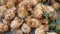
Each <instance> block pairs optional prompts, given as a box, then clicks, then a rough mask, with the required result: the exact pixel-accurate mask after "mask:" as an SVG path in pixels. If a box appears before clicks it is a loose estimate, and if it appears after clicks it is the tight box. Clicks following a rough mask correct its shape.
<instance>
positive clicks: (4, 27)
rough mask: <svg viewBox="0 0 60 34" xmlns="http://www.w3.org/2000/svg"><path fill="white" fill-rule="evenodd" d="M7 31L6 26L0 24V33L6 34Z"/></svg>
mask: <svg viewBox="0 0 60 34" xmlns="http://www.w3.org/2000/svg"><path fill="white" fill-rule="evenodd" d="M6 31H8V25H5V24H3V23H1V22H0V32H6Z"/></svg>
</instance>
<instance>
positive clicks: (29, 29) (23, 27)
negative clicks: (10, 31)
mask: <svg viewBox="0 0 60 34" xmlns="http://www.w3.org/2000/svg"><path fill="white" fill-rule="evenodd" d="M21 30H22V31H23V32H24V33H25V34H26V33H27V34H29V33H30V32H31V28H30V27H29V26H28V25H27V24H26V23H23V25H22V27H21Z"/></svg>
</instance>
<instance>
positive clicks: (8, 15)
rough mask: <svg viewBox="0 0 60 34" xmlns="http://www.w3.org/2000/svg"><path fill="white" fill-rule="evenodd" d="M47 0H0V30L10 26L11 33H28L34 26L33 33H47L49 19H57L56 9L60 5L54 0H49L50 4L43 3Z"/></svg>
mask: <svg viewBox="0 0 60 34" xmlns="http://www.w3.org/2000/svg"><path fill="white" fill-rule="evenodd" d="M47 2H48V0H0V21H1V22H2V23H0V32H5V31H8V29H9V28H11V31H12V32H13V34H23V33H24V34H30V32H31V31H32V28H34V29H35V34H48V33H47V31H49V20H51V21H52V22H53V21H55V20H57V19H58V14H57V9H59V8H60V5H59V3H58V2H56V1H55V0H50V2H49V3H50V5H45V4H44V3H47ZM49 3H48V4H49ZM44 12H45V13H44ZM52 22H51V23H52ZM56 28H59V26H56Z"/></svg>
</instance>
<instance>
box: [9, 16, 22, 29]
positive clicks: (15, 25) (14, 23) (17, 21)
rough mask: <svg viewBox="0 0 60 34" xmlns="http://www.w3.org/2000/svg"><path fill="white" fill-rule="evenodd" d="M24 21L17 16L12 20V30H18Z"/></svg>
mask: <svg viewBox="0 0 60 34" xmlns="http://www.w3.org/2000/svg"><path fill="white" fill-rule="evenodd" d="M22 23H23V20H22V19H20V18H18V17H15V19H14V20H13V21H12V22H11V26H10V27H11V28H12V30H16V29H18V28H19V27H20V26H21V24H22Z"/></svg>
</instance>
